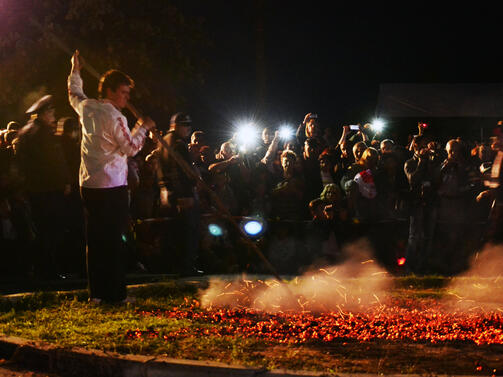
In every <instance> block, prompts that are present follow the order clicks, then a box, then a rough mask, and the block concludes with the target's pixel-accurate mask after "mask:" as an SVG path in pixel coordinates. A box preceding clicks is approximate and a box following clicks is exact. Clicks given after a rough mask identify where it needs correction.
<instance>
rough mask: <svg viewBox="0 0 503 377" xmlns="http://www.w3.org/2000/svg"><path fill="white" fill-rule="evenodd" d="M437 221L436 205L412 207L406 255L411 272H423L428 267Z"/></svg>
mask: <svg viewBox="0 0 503 377" xmlns="http://www.w3.org/2000/svg"><path fill="white" fill-rule="evenodd" d="M436 223H437V209H436V207H434V206H422V205H418V206H417V207H415V208H413V209H412V211H411V215H410V223H409V240H408V243H407V254H406V256H405V259H406V261H407V262H406V263H407V269H408V270H410V271H411V272H416V273H422V272H424V270H425V269H428V267H429V266H428V259H429V258H430V256H431V251H432V248H433V236H434V232H435V225H436Z"/></svg>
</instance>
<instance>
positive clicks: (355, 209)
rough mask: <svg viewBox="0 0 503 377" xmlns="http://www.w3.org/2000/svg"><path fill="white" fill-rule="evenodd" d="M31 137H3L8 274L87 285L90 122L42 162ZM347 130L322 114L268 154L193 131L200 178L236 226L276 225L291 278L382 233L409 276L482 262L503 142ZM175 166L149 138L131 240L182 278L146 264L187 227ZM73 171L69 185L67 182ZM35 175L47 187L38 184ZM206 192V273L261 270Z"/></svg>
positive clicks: (274, 136) (139, 253)
mask: <svg viewBox="0 0 503 377" xmlns="http://www.w3.org/2000/svg"><path fill="white" fill-rule="evenodd" d="M24 128H26V127H24ZM24 128H23V127H22V126H21V125H20V124H18V123H16V122H10V123H9V124H8V125H7V128H6V129H5V130H2V131H1V133H0V249H1V254H2V255H1V258H2V261H3V263H2V264H1V265H2V266H3V267H2V270H3V272H4V273H13V272H14V273H15V274H21V275H26V276H34V277H38V278H47V277H54V276H57V275H58V274H59V275H60V276H61V275H62V274H64V273H67V272H72V273H77V274H82V275H83V273H84V266H85V262H84V258H85V247H84V245H85V242H84V239H83V237H84V236H83V234H84V232H83V227H84V224H83V215H82V206H81V204H80V199H79V188H78V169H79V163H80V130H79V125H78V121H77V120H75V119H73V118H65V119H61V120H60V121H59V122H57V124H54V126H53V135H52V136H51V139H50V143H51V144H50V145H49V146H46V149H45V150H42V151H40V153H42V154H41V155H40V156H38V157H37V155H36V154H30V153H28V152H27V151H24V150H23V148H24V149H26V148H39V147H40V146H35V147H30V146H29V145H25V144H26V143H21V144H20V143H19V140H22V137H21V135H22V134H23V130H24ZM336 133H337V130H335V129H332V128H330V127H326V128H325V129H323V128H322V127H321V124H320V122H319V119H318V117H317V115H316V114H311V113H309V114H307V115H306V116H305V118H304V120H303V122H302V123H301V124H300V125H299V126H298V129H297V131H296V133H295V132H294V134H293V135H292V136H291V137H290V138H287V137H283V136H282V135H281V134H280V132H279V130H274V129H272V128H264V129H263V131H262V133H261V137H259V139H260V141H259V143H258V144H259V145H258V146H255V147H253V148H251V149H250V148H248V149H247V150H246V151H244V150H243V148H242V146H241V145H240V144H239V141H238V137H237V135H235V136H233V137H232V138H230V139H229V140H226V141H224V142H222V143H221V144H220V145H219V146H214V145H209V143H208V142H207V135H205V133H204V132H203V131H198V130H193V132H191V134H190V140H189V139H188V140H186V147H187V150H188V158H189V159H190V161H191V163H192V167H193V169H194V171H196V172H197V174H198V175H199V176H200V177H201V178H202V180H203V181H204V182H205V183H206V184H207V185H208V186H210V187H211V188H212V190H213V191H214V192H215V193H216V195H217V196H218V198H219V199H220V200H221V202H222V203H223V204H224V205H225V206H226V208H227V210H228V211H229V212H230V213H231V214H232V215H233V216H235V217H236V218H241V217H251V218H259V219H261V220H263V222H264V224H267V229H266V232H265V236H264V237H262V238H261V239H259V240H257V241H256V242H257V243H258V244H259V246H260V247H261V248H262V249H263V250H264V252H265V254H266V255H267V257H268V258H269V259H270V261H271V263H272V264H273V265H274V266H276V267H277V268H278V271H279V272H280V273H298V272H299V271H300V270H301V269H302V267H301V266H312V265H323V264H328V263H337V262H339V261H341V260H342V259H343V258H344V255H342V253H341V249H342V247H343V245H344V244H345V243H348V242H351V241H352V240H355V239H356V238H359V237H362V236H369V235H370V234H372V232H374V234H375V233H376V231H375V229H387V233H386V232H385V233H384V234H379V235H378V236H379V237H378V238H379V239H380V240H381V241H382V239H383V238H384V239H385V241H386V240H388V241H389V242H384V248H385V249H387V252H388V253H389V256H388V257H389V258H388V259H389V260H392V261H396V260H397V259H399V260H401V261H402V262H401V263H403V262H405V263H404V266H403V267H401V268H402V271H404V272H405V273H410V272H413V273H416V274H425V273H445V274H451V273H456V272H459V271H461V270H462V269H463V268H465V267H466V262H467V260H468V256H469V254H470V253H472V252H474V250H476V248H477V247H479V246H480V245H479V241H480V239H481V237H482V236H483V232H482V231H481V230H482V229H483V228H484V226H485V225H486V222H487V219H488V215H489V210H490V206H491V204H492V201H491V200H490V195H489V194H487V191H485V190H486V187H485V186H484V181H490V180H491V177H490V175H491V168H492V164H493V160H494V159H495V156H496V154H497V153H498V151H499V150H500V148H501V145H500V143H499V139H498V138H494V140H491V142H488V143H478V142H475V141H471V140H462V139H461V138H453V139H451V140H448V141H447V143H446V144H445V148H444V147H443V145H441V144H440V143H439V141H438V140H436V139H435V138H434V137H432V136H429V135H428V133H427V132H425V128H424V125H423V124H420V125H419V127H418V132H417V135H414V136H412V137H411V138H410V142H409V144H408V145H399V144H398V143H396V142H395V141H393V140H391V139H384V138H382V137H381V135H380V134H379V133H375V132H373V131H372V128H371V126H370V125H368V124H366V125H361V126H360V125H358V127H355V126H351V127H350V126H343V127H342V130H341V136H340V138H339V139H337V138H335V137H334V134H336ZM44 142H49V141H44ZM20 145H21V146H22V147H23V148H22V149H21V150H20V149H19V147H20ZM60 152H61V153H60ZM43 153H45V154H46V155H43ZM48 154H49V155H48ZM27 159H28V161H26V160H27ZM161 160H162V148H161V147H160V146H159V145H158V144H157V143H156V142H154V141H152V140H150V139H149V140H148V142H146V144H145V146H144V148H143V149H142V150H141V151H140V152H139V153H138V154H137V155H136V156H135V157H132V158H130V159H129V161H128V167H129V173H128V186H129V197H130V209H131V234H127V235H124V242H125V243H126V244H127V245H128V246H129V250H130V251H131V253H130V254H131V255H130V256H129V257H130V258H131V268H135V269H140V270H144V269H145V265H147V268H149V269H157V270H158V271H160V272H176V263H173V262H172V260H173V257H172V255H164V257H163V258H164V259H162V258H161V259H162V260H164V262H163V263H165V265H163V264H162V263H161V264H160V265H159V264H158V265H157V266H155V268H154V267H153V266H151V265H149V264H148V263H147V262H148V261H147V262H145V258H146V257H145V255H147V256H148V255H149V253H153V252H154V251H153V249H156V247H157V248H158V249H159V248H160V249H162V248H163V247H162V245H161V246H159V245H160V244H162V243H163V241H162V239H163V237H164V239H165V238H166V232H169V228H170V226H171V227H172V229H176V226H174V225H173V224H171V225H170V218H169V217H170V214H169V213H167V212H166V211H164V210H163V206H162V203H161V202H162V198H161V197H160V192H161V190H160V186H159V181H160V178H159V172H160V171H162V167H161V165H162V163H161V162H162V161H161ZM51 161H52V163H54V162H56V165H51ZM42 165H45V168H43V167H42ZM63 165H64V166H63ZM61 167H63V170H64V172H65V173H64V174H65V177H64V179H63V178H61V177H57V175H58V174H61V172H60V171H59V170H60V168H61ZM493 170H494V169H493ZM33 175H43V177H41V178H40V179H37V180H35V181H33V180H32V178H33V177H32V176H33ZM56 179H59V180H60V181H61V180H62V179H63V181H62V183H63V184H64V188H63V192H64V196H63V197H62V201H61V202H60V203H59V205H56V204H54V207H55V208H53V211H52V212H51V213H50V214H46V216H45V217H44V218H43V219H42V221H40V220H39V221H37V220H36V219H34V214H35V213H36V212H37V211H36V208H34V206H36V205H37V202H36V199H35V198H36V195H34V192H35V193H36V192H37V191H40V190H46V191H47V190H51V188H50V187H49V188H47V187H44V188H38V187H35V183H34V182H46V183H47V182H53V181H55V180H56ZM166 179H172V180H183V179H187V178H184V177H180V176H175V177H163V180H166ZM44 185H45V184H44ZM189 186H190V185H189ZM194 187H195V189H196V191H197V192H196V193H195V195H194V198H196V200H197V211H198V213H199V214H200V220H199V222H198V225H197V226H196V227H194V229H198V233H199V235H194V234H193V235H192V237H196V238H199V241H200V242H199V260H200V268H201V269H202V270H205V271H208V272H238V271H239V270H245V269H251V270H253V268H254V267H253V266H250V264H253V258H252V257H251V256H250V255H246V253H245V252H243V248H242V247H241V246H240V241H239V237H238V236H237V235H235V234H233V233H232V232H230V231H229V232H226V231H224V232H223V233H222V234H216V235H214V234H211V233H210V232H208V231H207V229H208V225H209V224H210V223H213V222H215V221H217V222H218V220H214V219H215V218H217V216H216V215H215V213H216V212H218V211H217V210H216V208H217V206H216V205H215V203H214V200H213V199H212V197H211V195H209V194H208V192H206V191H205V190H204V189H203V187H202V186H201V185H194ZM54 203H56V202H54ZM163 219H164V220H163ZM163 221H164V222H163ZM156 224H157V225H156ZM159 224H160V225H159ZM383 224H389V226H388V227H387V228H386V227H383ZM397 224H401V225H397ZM474 224H475V225H476V224H480V226H479V227H477V226H474ZM156 226H157V228H155V227H156ZM400 226H402V227H404V228H405V229H406V231H405V237H404V239H402V240H401V244H400V243H399V242H398V246H397V244H396V243H395V244H392V242H391V240H392V239H394V237H395V238H396V235H397V234H396V233H397V232H399V231H398V229H399V228H400ZM41 228H44V229H41ZM223 228H224V229H225V224H224V225H223ZM155 229H157V231H155ZM161 229H162V231H161ZM379 232H380V231H377V233H379ZM161 233H163V235H161ZM468 235H472V237H469V236H468ZM46 237H49V238H50V240H49V241H48V240H46V239H43V238H46ZM398 238H399V237H398ZM467 240H471V241H469V242H468V241H467ZM156 242H157V244H156ZM168 242H169V237H168ZM164 243H165V242H164ZM41 245H42V246H41ZM161 253H166V251H165V250H164V251H163V250H161ZM170 253H176V250H171V251H170ZM399 257H402V258H399ZM147 259H148V258H147ZM167 261H171V262H167ZM168 265H170V266H168ZM163 266H164V267H163ZM163 269H164V270H163ZM255 270H256V271H259V270H260V268H257V267H255Z"/></svg>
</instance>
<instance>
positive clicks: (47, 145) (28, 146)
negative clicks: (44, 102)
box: [16, 119, 71, 192]
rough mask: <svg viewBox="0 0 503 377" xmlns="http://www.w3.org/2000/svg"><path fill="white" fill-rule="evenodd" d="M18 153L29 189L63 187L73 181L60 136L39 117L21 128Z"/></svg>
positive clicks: (50, 189) (48, 189) (47, 189)
mask: <svg viewBox="0 0 503 377" xmlns="http://www.w3.org/2000/svg"><path fill="white" fill-rule="evenodd" d="M16 155H17V161H18V163H19V168H20V170H21V173H22V175H23V177H24V180H25V185H26V189H27V191H28V192H49V191H62V190H64V188H65V185H66V184H70V181H71V179H70V176H69V172H68V165H67V162H66V158H65V154H64V152H63V148H62V146H61V143H60V139H59V138H58V137H57V136H56V135H54V133H53V132H52V129H51V127H50V126H46V125H44V124H42V123H41V122H40V121H38V119H35V120H30V121H29V122H28V124H26V126H24V127H23V128H22V129H21V131H19V136H18V144H17V146H16Z"/></svg>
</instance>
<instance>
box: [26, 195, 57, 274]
mask: <svg viewBox="0 0 503 377" xmlns="http://www.w3.org/2000/svg"><path fill="white" fill-rule="evenodd" d="M29 201H30V207H31V215H32V220H33V223H34V225H35V232H36V242H35V250H34V256H33V265H34V266H33V267H34V272H35V275H36V276H37V277H38V278H47V279H51V278H54V277H55V275H56V273H58V272H61V271H60V270H61V254H60V253H61V248H62V243H63V234H64V233H63V228H64V224H63V220H64V196H63V191H49V192H35V193H30V194H29Z"/></svg>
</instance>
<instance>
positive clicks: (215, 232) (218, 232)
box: [208, 224, 224, 237]
mask: <svg viewBox="0 0 503 377" xmlns="http://www.w3.org/2000/svg"><path fill="white" fill-rule="evenodd" d="M208 230H209V232H210V234H211V235H212V236H215V237H220V236H222V235H223V234H224V232H223V231H222V228H221V227H220V226H219V225H217V224H210V225H208Z"/></svg>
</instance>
